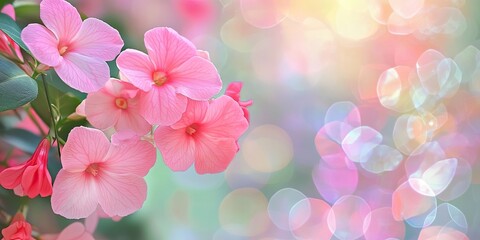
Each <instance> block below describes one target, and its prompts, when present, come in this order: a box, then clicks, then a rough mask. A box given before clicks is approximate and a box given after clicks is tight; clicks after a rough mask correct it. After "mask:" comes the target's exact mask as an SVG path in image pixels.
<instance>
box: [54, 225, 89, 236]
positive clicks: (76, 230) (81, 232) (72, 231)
mask: <svg viewBox="0 0 480 240" xmlns="http://www.w3.org/2000/svg"><path fill="white" fill-rule="evenodd" d="M57 240H94V238H93V237H92V235H91V234H90V233H89V232H88V231H87V229H86V228H85V226H83V224H82V223H80V222H74V223H72V224H70V225H68V227H66V228H65V229H63V231H62V232H61V233H60V235H58V238H57Z"/></svg>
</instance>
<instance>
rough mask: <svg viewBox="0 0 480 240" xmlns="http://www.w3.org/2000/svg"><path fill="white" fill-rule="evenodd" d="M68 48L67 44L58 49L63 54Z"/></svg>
mask: <svg viewBox="0 0 480 240" xmlns="http://www.w3.org/2000/svg"><path fill="white" fill-rule="evenodd" d="M67 50H68V47H67V46H63V47H61V48H59V49H58V52H59V53H60V56H63V55H64V54H65V53H66V52H67Z"/></svg>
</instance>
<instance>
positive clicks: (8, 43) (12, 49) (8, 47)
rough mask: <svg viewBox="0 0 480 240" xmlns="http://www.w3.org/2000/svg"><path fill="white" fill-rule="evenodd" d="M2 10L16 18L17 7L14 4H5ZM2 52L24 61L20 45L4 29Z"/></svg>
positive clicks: (0, 34)
mask: <svg viewBox="0 0 480 240" xmlns="http://www.w3.org/2000/svg"><path fill="white" fill-rule="evenodd" d="M1 12H2V13H4V14H6V15H8V16H10V17H11V18H12V19H13V20H15V9H14V8H13V5H12V4H7V5H5V6H4V7H3V8H2V11H1ZM0 52H2V53H4V54H6V55H7V56H9V57H13V58H17V59H18V60H20V61H23V57H22V53H21V52H20V47H19V46H18V45H17V44H16V43H15V42H14V41H13V40H12V39H11V38H10V37H9V36H7V34H5V33H4V32H3V31H0Z"/></svg>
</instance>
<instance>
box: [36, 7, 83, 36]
mask: <svg viewBox="0 0 480 240" xmlns="http://www.w3.org/2000/svg"><path fill="white" fill-rule="evenodd" d="M40 18H41V19H42V22H43V23H44V24H45V26H47V28H48V29H50V30H51V31H52V32H53V33H54V34H55V36H57V39H59V40H60V41H61V42H63V41H67V42H69V41H70V40H72V39H73V37H74V36H75V35H76V34H77V32H78V31H79V30H80V27H81V26H82V19H81V18H80V14H79V13H78V11H77V9H75V8H74V7H73V6H72V5H71V4H70V3H68V2H67V1H64V0H43V1H42V2H41V3H40Z"/></svg>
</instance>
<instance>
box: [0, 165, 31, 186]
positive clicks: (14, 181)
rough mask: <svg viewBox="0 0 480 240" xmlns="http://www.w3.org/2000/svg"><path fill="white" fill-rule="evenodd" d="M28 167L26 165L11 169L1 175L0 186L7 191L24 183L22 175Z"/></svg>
mask: <svg viewBox="0 0 480 240" xmlns="http://www.w3.org/2000/svg"><path fill="white" fill-rule="evenodd" d="M26 167H27V166H26V165H25V164H22V165H19V166H15V167H10V168H7V169H5V170H3V171H2V172H1V173H0V185H2V187H4V188H6V189H13V188H15V187H16V186H18V185H19V184H20V183H21V182H22V174H23V172H24V171H25V168H26Z"/></svg>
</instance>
